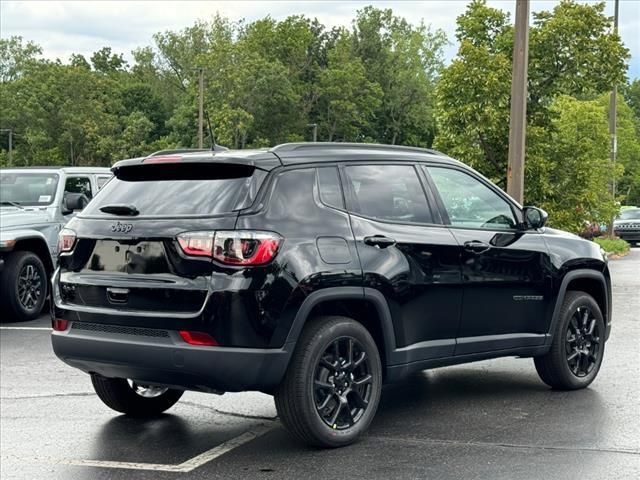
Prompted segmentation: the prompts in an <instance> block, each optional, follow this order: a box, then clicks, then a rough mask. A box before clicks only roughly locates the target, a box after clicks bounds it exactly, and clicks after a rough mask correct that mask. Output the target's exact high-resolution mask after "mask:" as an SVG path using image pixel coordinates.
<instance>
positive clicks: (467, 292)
mask: <svg viewBox="0 0 640 480" xmlns="http://www.w3.org/2000/svg"><path fill="white" fill-rule="evenodd" d="M425 171H426V172H427V173H428V176H429V178H428V181H429V183H430V184H431V185H432V186H433V188H435V190H436V193H437V200H438V202H439V204H440V206H441V208H442V216H443V217H444V220H445V223H447V224H448V225H449V230H450V231H451V233H452V234H453V235H454V237H455V238H456V240H457V242H458V244H459V249H460V250H459V251H460V261H461V269H462V278H463V285H464V294H463V301H462V313H461V321H460V329H459V331H458V338H457V347H456V355H465V354H470V353H477V352H483V351H490V350H501V349H509V348H518V347H525V346H533V345H539V344H542V343H543V342H544V337H545V335H544V334H545V333H546V329H547V326H548V318H549V315H550V312H549V310H548V307H549V305H548V302H547V299H548V298H550V296H551V291H550V289H551V273H550V269H549V266H550V263H549V255H548V251H547V247H546V244H545V242H544V240H543V238H542V236H541V235H540V234H539V232H537V231H525V230H523V229H522V228H521V227H520V223H521V222H520V220H519V218H518V214H519V212H518V211H517V209H518V208H519V207H517V205H515V204H514V203H512V202H511V201H510V200H508V198H507V197H506V195H504V194H503V193H501V192H500V191H499V189H497V187H495V186H493V185H492V184H490V183H489V182H488V181H486V180H485V179H483V178H481V177H480V176H477V175H475V174H473V173H472V172H470V171H469V170H467V169H462V168H455V167H446V166H429V167H425Z"/></svg>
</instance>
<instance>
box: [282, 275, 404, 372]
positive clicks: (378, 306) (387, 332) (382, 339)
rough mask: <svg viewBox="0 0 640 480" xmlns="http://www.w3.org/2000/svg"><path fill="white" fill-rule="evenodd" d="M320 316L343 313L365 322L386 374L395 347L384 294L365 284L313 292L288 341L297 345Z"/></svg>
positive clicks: (299, 313) (299, 314)
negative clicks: (303, 333) (311, 321)
mask: <svg viewBox="0 0 640 480" xmlns="http://www.w3.org/2000/svg"><path fill="white" fill-rule="evenodd" d="M320 315H342V316H346V317H349V318H353V319H354V320H355V321H357V322H359V323H361V324H362V325H364V327H365V328H367V330H368V331H369V333H371V336H372V337H373V339H374V340H375V342H376V345H377V346H378V350H379V351H380V357H381V358H380V360H381V363H382V369H383V375H386V373H385V372H386V366H387V364H388V359H389V355H390V354H391V352H392V351H393V350H394V349H395V347H396V346H395V336H394V331H393V323H392V321H391V313H390V310H389V306H388V304H387V301H386V299H385V298H384V296H383V295H382V294H381V293H380V292H378V291H377V290H374V289H370V288H362V287H331V288H325V289H322V290H318V291H316V292H313V293H311V294H310V295H309V296H308V297H306V298H305V300H304V301H303V302H302V305H301V306H300V308H299V309H298V313H297V314H296V316H295V318H294V320H293V324H292V327H291V330H290V331H289V335H288V336H287V340H286V343H287V344H288V345H291V346H295V344H296V343H297V340H298V338H299V337H300V334H301V332H302V330H303V328H304V326H305V324H306V323H307V321H308V320H310V319H312V318H314V317H317V316H320Z"/></svg>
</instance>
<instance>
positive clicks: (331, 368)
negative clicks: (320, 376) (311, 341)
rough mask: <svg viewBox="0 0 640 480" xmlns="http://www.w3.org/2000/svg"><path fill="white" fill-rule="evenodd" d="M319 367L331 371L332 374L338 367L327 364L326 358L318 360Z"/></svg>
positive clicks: (334, 364) (333, 364)
mask: <svg viewBox="0 0 640 480" xmlns="http://www.w3.org/2000/svg"><path fill="white" fill-rule="evenodd" d="M320 365H322V366H323V367H324V368H326V369H327V370H331V371H332V372H333V371H335V370H336V368H337V367H338V366H337V365H336V363H335V362H334V363H332V362H329V361H328V360H327V359H326V358H324V357H322V358H321V359H320Z"/></svg>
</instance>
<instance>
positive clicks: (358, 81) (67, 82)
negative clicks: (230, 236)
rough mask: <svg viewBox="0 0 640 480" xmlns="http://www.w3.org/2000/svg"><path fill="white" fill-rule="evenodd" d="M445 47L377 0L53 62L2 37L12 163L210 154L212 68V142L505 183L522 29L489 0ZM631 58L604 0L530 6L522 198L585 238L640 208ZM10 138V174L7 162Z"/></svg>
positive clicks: (472, 10)
mask: <svg viewBox="0 0 640 480" xmlns="http://www.w3.org/2000/svg"><path fill="white" fill-rule="evenodd" d="M455 36H456V40H457V42H458V44H459V48H458V53H457V55H456V57H455V58H454V59H453V60H452V61H451V62H450V64H449V65H448V66H446V68H445V66H444V60H443V49H444V47H445V45H446V44H447V38H446V37H445V35H444V33H443V32H442V31H439V30H433V29H431V27H429V26H428V25H425V24H424V23H418V24H416V23H411V22H410V21H408V20H407V19H404V18H401V17H398V16H396V15H394V13H393V12H392V11H391V10H390V9H382V8H376V7H373V6H368V7H365V8H363V9H362V10H360V11H358V12H357V14H356V16H355V18H354V19H353V21H352V22H351V25H350V26H348V27H342V28H327V27H325V26H324V25H323V24H322V23H320V22H319V21H318V20H317V19H310V18H307V17H305V16H303V15H293V16H290V17H288V18H285V19H283V20H276V19H274V18H271V17H265V18H262V19H259V20H256V21H253V22H246V21H238V22H232V21H230V20H229V19H227V18H224V17H221V16H219V15H218V16H215V17H213V18H211V19H210V20H209V21H197V22H195V23H194V24H193V25H191V26H189V27H187V28H184V29H182V30H179V31H171V30H169V31H164V32H158V33H157V34H156V35H154V37H153V39H154V40H153V45H147V46H142V47H141V48H138V49H136V50H135V51H133V52H132V58H133V60H132V61H131V62H130V63H129V62H127V60H126V59H125V56H124V55H123V53H122V52H115V51H113V50H112V48H111V47H109V46H105V47H103V48H101V49H100V50H98V51H96V52H94V53H93V54H91V55H88V56H87V57H85V56H83V55H80V54H73V55H71V57H70V58H69V59H68V61H66V62H63V61H60V60H56V61H48V60H44V59H43V58H42V49H41V48H40V47H39V46H38V45H36V44H34V43H32V42H29V41H27V40H24V39H22V38H21V37H11V38H8V39H0V127H1V128H3V129H4V128H10V129H11V130H12V131H13V132H14V133H15V135H14V142H13V147H14V151H13V161H14V164H15V165H44V164H87V165H110V164H112V163H113V162H114V161H116V160H118V159H121V158H126V157H132V156H139V155H144V154H147V153H149V152H151V151H155V150H159V149H163V148H174V147H194V146H196V145H197V139H198V138H197V119H198V93H199V91H198V90H199V82H198V76H199V72H200V71H201V70H202V72H203V77H204V107H205V113H206V118H207V121H206V123H205V135H206V136H207V137H208V138H207V139H206V140H205V144H207V145H209V144H211V142H212V141H213V140H214V138H210V137H211V136H210V135H209V134H208V130H209V129H208V128H207V126H206V125H207V123H210V124H211V127H212V128H211V130H212V133H213V136H214V137H215V141H216V142H217V143H220V144H223V145H226V146H229V147H232V148H250V147H262V146H267V145H274V144H277V143H281V142H287V141H299V140H305V139H306V140H310V139H311V132H312V126H313V125H316V126H317V132H318V140H321V141H323V140H324V141H355V142H363V141H369V142H379V143H387V144H405V145H415V146H424V147H431V146H432V145H434V146H435V147H436V148H438V149H440V150H442V151H444V152H446V153H448V154H449V155H451V156H453V157H456V158H459V159H460V160H462V161H464V162H466V163H468V164H470V165H471V166H473V167H474V168H476V169H478V170H480V171H481V172H482V173H484V174H485V175H486V176H488V177H490V178H491V179H492V180H493V181H495V182H497V183H498V184H499V185H500V186H502V187H505V186H506V185H505V183H506V182H505V176H506V164H507V155H508V134H509V101H510V86H511V55H512V49H513V27H512V25H511V21H510V18H509V15H508V14H507V13H505V12H504V11H502V10H500V9H497V8H493V7H491V6H488V5H487V4H486V2H485V1H484V0H474V1H472V2H470V3H469V5H468V6H467V9H466V11H465V12H464V13H463V14H462V15H461V16H459V17H458V19H457V28H456V34H455ZM627 59H628V51H627V49H626V48H625V47H624V45H623V44H622V42H621V39H620V38H619V37H618V36H617V35H615V34H614V33H613V29H612V20H611V19H610V18H608V17H607V16H606V15H605V14H604V3H587V4H584V3H581V2H580V3H579V2H577V1H573V0H563V1H561V2H560V3H558V4H556V5H555V6H554V7H553V9H552V10H549V11H540V12H536V13H534V14H533V22H532V25H531V28H530V49H529V85H528V87H529V97H528V106H527V109H528V118H527V133H528V137H527V152H526V170H525V186H526V189H525V200H526V203H530V204H539V205H541V206H543V207H544V208H546V209H548V210H549V211H550V212H551V214H552V215H551V223H552V224H553V225H556V226H560V227H564V228H570V229H573V230H576V231H578V230H580V229H581V227H582V225H583V224H584V222H585V221H602V220H606V219H607V216H608V215H610V213H611V212H612V211H613V210H615V208H616V207H615V205H614V199H613V198H612V197H611V195H610V194H609V193H608V188H609V185H610V182H611V181H612V180H613V176H614V174H615V175H617V176H618V178H617V181H618V192H619V196H618V198H617V199H616V200H618V201H621V202H626V203H635V204H640V141H639V135H640V82H639V81H638V80H634V81H633V82H631V83H628V84H626V83H625V82H626V79H625V72H626V64H625V62H626V61H627ZM614 84H617V85H618V86H619V91H620V93H621V95H620V96H619V100H618V103H619V107H618V162H617V164H618V168H617V169H613V168H611V164H610V163H609V162H610V161H609V154H608V151H609V145H610V138H609V135H608V133H607V132H608V130H607V115H608V109H609V102H608V95H607V92H608V91H610V90H611V87H612V85H614ZM7 147H8V144H7V135H2V136H0V165H6V162H7Z"/></svg>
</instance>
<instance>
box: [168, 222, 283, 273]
mask: <svg viewBox="0 0 640 480" xmlns="http://www.w3.org/2000/svg"><path fill="white" fill-rule="evenodd" d="M178 243H179V244H180V247H181V248H182V251H183V252H184V253H185V254H187V255H193V256H204V257H211V258H214V259H216V260H217V261H218V262H220V263H224V264H225V265H244V266H255V265H264V264H265V263H269V262H270V261H271V260H273V258H274V257H275V256H276V253H278V248H279V247H280V244H281V243H282V237H281V236H280V235H278V234H277V233H273V232H259V231H253V230H221V231H217V232H185V233H181V234H180V235H178Z"/></svg>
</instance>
